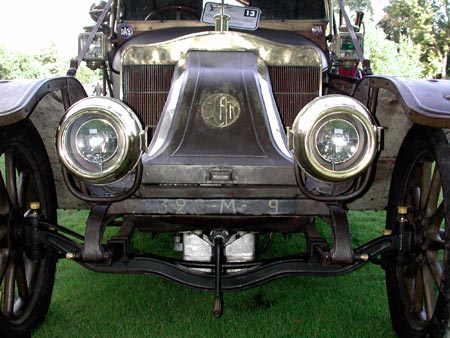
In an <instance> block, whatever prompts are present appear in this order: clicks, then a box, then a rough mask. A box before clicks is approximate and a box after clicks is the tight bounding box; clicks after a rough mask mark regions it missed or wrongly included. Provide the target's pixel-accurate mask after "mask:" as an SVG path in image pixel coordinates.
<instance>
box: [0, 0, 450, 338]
mask: <svg viewBox="0 0 450 338" xmlns="http://www.w3.org/2000/svg"><path fill="white" fill-rule="evenodd" d="M335 6H337V7H339V8H340V10H339V11H336V10H335V9H336V7H335ZM335 12H336V13H335ZM338 13H340V15H337V14H338ZM90 14H91V16H92V18H93V19H94V20H95V25H94V26H92V27H89V28H88V29H86V32H85V33H82V34H81V35H80V39H79V50H80V53H79V55H78V57H77V59H75V60H73V62H72V63H71V65H70V69H69V71H68V74H67V76H63V77H58V78H51V79H42V80H34V81H17V80H16V81H7V80H2V81H0V155H1V157H0V168H1V172H0V175H1V177H0V281H1V284H0V291H1V298H0V305H1V310H0V333H1V336H2V337H10V336H11V337H12V336H23V335H27V334H29V333H30V332H32V330H34V329H35V328H36V327H37V326H38V325H39V324H41V323H42V322H43V321H44V318H45V316H46V313H47V311H48V307H49V304H50V298H51V294H52V288H53V283H54V275H55V264H56V262H57V260H58V259H63V258H66V259H70V260H73V261H75V262H77V263H79V264H81V265H82V266H84V267H86V268H88V269H90V270H93V271H98V272H105V273H141V274H150V275H155V276H160V277H163V278H166V279H168V280H171V281H174V282H177V283H180V284H182V285H185V286H189V287H193V288H199V289H204V290H210V291H212V292H213V294H214V308H213V314H214V315H215V316H217V317H219V316H221V315H222V311H223V297H222V294H223V292H225V291H229V290H241V289H245V288H250V287H254V286H258V285H260V284H262V283H265V282H268V281H271V280H274V279H276V278H280V277H283V276H293V275H339V274H343V273H347V272H350V271H353V270H355V269H357V268H358V267H360V266H361V265H363V264H364V263H366V262H371V263H374V264H379V265H381V267H382V268H383V269H385V270H386V283H387V293H388V300H389V307H390V312H391V317H392V323H393V327H394V329H395V331H396V333H397V334H398V335H399V336H403V337H420V336H426V335H428V336H441V335H445V334H446V333H447V334H448V332H449V327H450V326H449V325H450V324H449V319H450V292H449V288H450V266H449V259H450V258H449V250H450V237H449V236H450V233H449V231H448V229H447V227H448V226H449V223H448V221H449V220H450V204H449V203H450V196H449V194H450V190H449V189H450V148H449V146H448V140H449V133H448V131H447V130H446V129H445V128H449V127H450V101H449V100H450V86H449V84H448V82H446V81H445V80H407V79H400V78H395V77H385V76H375V75H373V74H372V72H371V70H370V63H369V61H368V60H366V59H365V58H364V56H363V41H364V34H363V29H362V24H361V23H362V20H363V15H362V13H356V14H357V15H356V20H353V19H352V22H350V18H349V15H348V14H347V13H346V11H345V8H344V3H343V1H342V0H339V1H337V3H336V4H334V3H333V2H332V1H331V0H279V1H260V0H250V1H240V0H235V1H225V2H224V1H222V2H220V1H218V2H208V1H199V0H187V1H177V0H155V1H146V0H108V1H101V2H99V3H96V4H94V5H93V6H92V7H91V9H90ZM335 14H336V15H335ZM353 21H355V22H353ZM82 61H85V62H86V64H87V65H88V66H89V67H90V68H92V69H101V70H102V72H103V80H104V88H105V95H102V96H91V97H88V95H87V94H86V92H85V90H84V89H83V87H82V85H81V84H80V82H79V81H78V80H77V79H76V78H75V75H76V72H77V68H78V66H79V65H80V63H81V62H82ZM58 208H72V209H89V210H90V213H89V216H88V218H87V220H86V224H85V233H83V234H79V233H75V232H74V231H73V230H70V229H68V228H67V227H64V224H59V223H58V221H57V219H56V210H57V209H58ZM383 209H386V210H387V220H386V230H385V232H384V233H383V234H380V237H379V238H375V239H374V240H372V241H370V242H369V243H366V244H364V245H361V246H359V247H356V248H355V247H352V246H351V241H350V231H349V224H348V218H347V210H383ZM318 218H320V219H322V220H324V221H325V222H326V223H328V224H329V227H330V229H331V231H332V235H333V238H332V240H328V241H327V240H326V239H325V238H324V237H323V236H322V235H321V234H320V232H319V231H318V229H317V226H316V221H315V220H316V219H318ZM107 227H116V228H117V233H116V234H115V235H112V236H110V237H109V238H106V239H105V238H104V232H105V229H106V228H107ZM142 232H151V233H161V232H165V233H172V234H173V250H175V251H177V252H179V256H178V257H179V258H178V259H174V258H170V257H161V256H158V255H156V254H155V253H152V252H142V251H138V250H136V249H135V248H134V247H133V245H132V242H131V240H132V238H133V236H135V235H136V234H139V233H142ZM274 232H279V233H285V234H287V233H293V232H300V233H304V236H305V239H306V243H307V249H306V250H305V252H299V253H298V255H295V256H289V257H282V258H271V259H264V260H263V259H261V258H260V257H259V256H258V245H259V239H260V237H261V236H264V235H265V234H268V233H274Z"/></svg>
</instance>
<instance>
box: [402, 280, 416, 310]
mask: <svg viewBox="0 0 450 338" xmlns="http://www.w3.org/2000/svg"><path fill="white" fill-rule="evenodd" d="M404 283H405V287H406V294H407V297H408V304H414V294H415V286H416V284H415V278H414V277H413V278H408V277H406V276H405V278H404Z"/></svg>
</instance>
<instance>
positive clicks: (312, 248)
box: [304, 222, 329, 259]
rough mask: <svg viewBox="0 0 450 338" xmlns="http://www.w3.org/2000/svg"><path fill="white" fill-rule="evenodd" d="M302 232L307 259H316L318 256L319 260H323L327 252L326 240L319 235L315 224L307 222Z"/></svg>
mask: <svg viewBox="0 0 450 338" xmlns="http://www.w3.org/2000/svg"><path fill="white" fill-rule="evenodd" d="M304 231H305V238H306V243H307V255H308V257H315V256H316V257H317V255H319V256H320V258H322V259H324V258H325V257H324V255H325V253H326V252H328V251H329V245H328V242H327V240H326V239H325V238H323V237H322V236H321V235H320V233H319V231H318V230H317V226H316V224H314V223H313V222H308V223H307V224H306V225H305V230H304Z"/></svg>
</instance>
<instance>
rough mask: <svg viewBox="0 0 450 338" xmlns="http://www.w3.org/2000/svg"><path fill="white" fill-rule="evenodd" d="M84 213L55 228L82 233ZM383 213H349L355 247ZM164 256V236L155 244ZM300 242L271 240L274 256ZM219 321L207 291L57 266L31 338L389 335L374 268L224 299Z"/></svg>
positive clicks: (71, 214)
mask: <svg viewBox="0 0 450 338" xmlns="http://www.w3.org/2000/svg"><path fill="white" fill-rule="evenodd" d="M86 215H87V213H86V212H78V211H61V212H60V220H59V223H60V224H62V225H67V226H69V227H71V228H74V229H77V230H78V231H81V229H82V227H80V226H79V225H77V224H80V223H81V224H82V223H83V222H84V220H85V217H86ZM384 216H385V213H384V212H353V213H351V214H350V223H351V224H352V226H351V230H352V236H353V243H354V245H355V246H357V245H359V244H361V243H363V242H366V241H367V240H369V239H372V238H374V237H377V236H378V235H379V234H380V233H381V231H382V229H383V223H384ZM156 240H157V243H158V245H160V246H161V247H162V248H167V249H166V250H167V251H169V250H170V244H171V238H169V237H168V236H160V237H157V238H156ZM302 241H303V238H302V236H300V235H292V236H288V237H287V238H284V237H283V236H276V237H275V239H274V246H273V248H274V249H273V250H277V253H278V252H282V251H283V250H286V251H287V252H288V251H290V250H293V249H294V248H296V247H298V246H299V245H300V244H299V243H301V242H302ZM224 300H225V306H224V315H223V317H222V318H220V319H215V318H214V317H213V316H212V315H211V311H212V307H213V295H212V293H208V292H204V291H199V290H192V289H188V288H186V287H182V286H179V285H176V284H174V283H172V282H168V281H165V280H163V279H161V278H156V277H151V276H141V275H107V274H99V273H94V272H91V271H88V270H86V269H84V268H82V267H81V266H79V265H78V264H76V263H75V262H71V261H65V260H63V261H60V262H59V263H58V266H57V274H56V283H55V289H54V293H53V298H52V304H51V306H50V311H49V313H48V316H47V319H46V321H45V323H44V324H43V325H42V327H41V328H40V329H39V330H38V331H36V332H35V334H33V338H44V337H45V338H52V337H55V338H56V337H57V338H71V337H83V338H91V337H105V338H106V337H108V338H114V337H121V338H122V337H130V338H136V337H383V338H387V337H395V335H394V332H393V330H392V328H391V323H390V318H389V312H388V306H387V300H386V290H385V282H384V272H383V270H382V269H381V268H380V267H378V266H375V265H365V266H363V267H362V268H361V269H359V270H357V271H355V272H352V273H350V274H347V275H344V276H339V277H288V278H283V279H280V280H276V281H274V282H271V283H268V284H265V285H263V286H260V287H257V288H253V289H250V290H246V291H238V292H230V293H225V296H224Z"/></svg>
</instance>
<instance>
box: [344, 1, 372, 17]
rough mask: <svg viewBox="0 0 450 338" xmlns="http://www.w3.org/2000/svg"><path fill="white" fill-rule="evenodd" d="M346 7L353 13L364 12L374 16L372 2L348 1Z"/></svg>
mask: <svg viewBox="0 0 450 338" xmlns="http://www.w3.org/2000/svg"><path fill="white" fill-rule="evenodd" d="M345 5H346V6H348V7H349V8H350V9H351V11H363V12H366V13H368V14H373V7H372V1H371V0H346V1H345Z"/></svg>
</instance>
